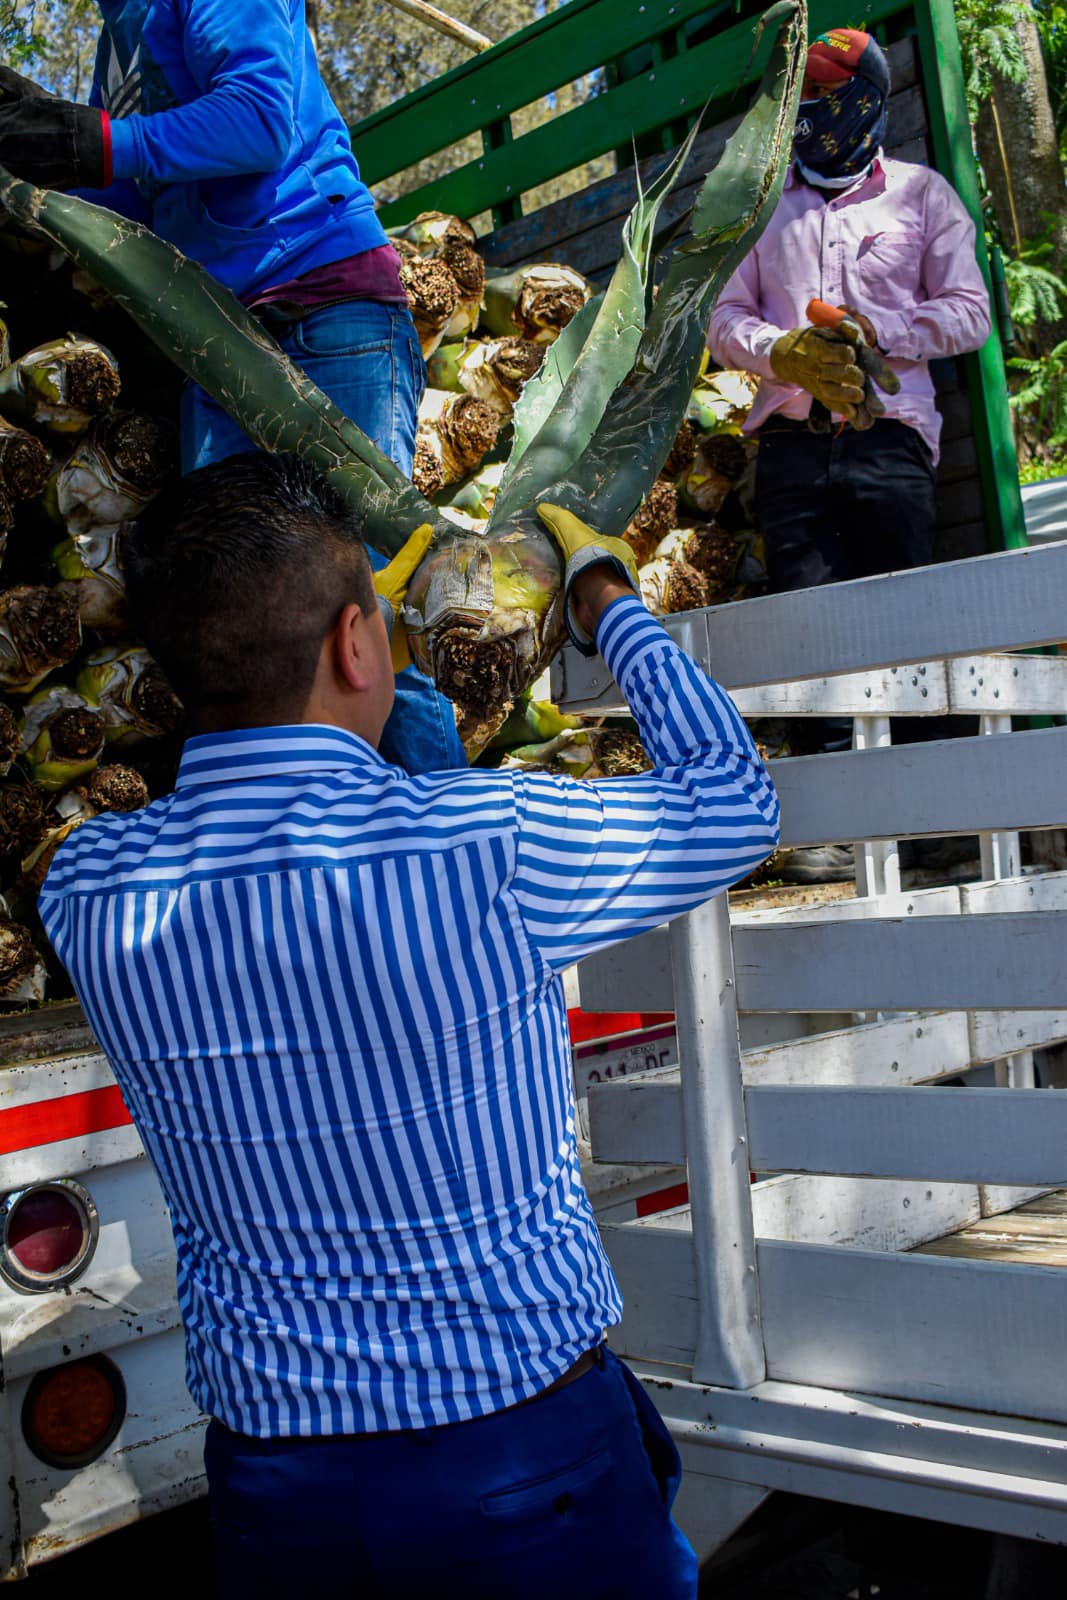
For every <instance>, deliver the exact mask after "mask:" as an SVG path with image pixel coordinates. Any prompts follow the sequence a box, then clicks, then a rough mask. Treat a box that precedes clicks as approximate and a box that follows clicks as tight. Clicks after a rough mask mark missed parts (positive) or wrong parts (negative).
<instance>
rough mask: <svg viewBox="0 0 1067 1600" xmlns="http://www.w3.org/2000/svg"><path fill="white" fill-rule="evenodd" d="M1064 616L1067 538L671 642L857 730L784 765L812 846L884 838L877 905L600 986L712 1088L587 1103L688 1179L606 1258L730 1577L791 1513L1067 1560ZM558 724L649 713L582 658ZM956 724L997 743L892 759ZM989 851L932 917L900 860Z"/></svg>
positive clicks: (609, 955)
mask: <svg viewBox="0 0 1067 1600" xmlns="http://www.w3.org/2000/svg"><path fill="white" fill-rule="evenodd" d="M1065 594H1067V542H1064V543H1060V544H1049V545H1045V546H1043V547H1042V548H1040V549H1031V550H1027V551H1017V552H1011V553H1007V554H1003V555H996V556H986V557H982V558H980V559H977V560H972V561H966V562H957V563H951V564H945V565H943V566H938V567H930V568H923V569H920V570H918V571H914V572H906V573H897V574H891V575H889V576H886V577H879V578H868V579H863V580H861V581H858V582H854V583H849V584H839V585H836V586H833V587H828V588H824V589H812V590H805V591H802V592H799V593H795V594H789V595H776V596H769V597H766V598H763V599H757V600H749V601H744V602H741V603H739V604H735V605H731V606H726V607H719V608H712V609H709V610H707V611H702V612H691V613H688V614H686V615H684V616H680V617H677V618H671V619H668V623H667V626H668V627H669V629H670V631H671V632H672V633H673V634H674V635H675V637H677V638H678V640H679V642H680V643H682V644H683V646H684V647H685V648H686V649H688V651H689V652H690V654H691V655H693V656H694V657H695V658H696V659H697V660H698V661H699V662H700V663H701V665H703V666H704V667H705V668H706V670H708V671H710V672H711V673H712V674H713V675H714V676H715V677H716V678H717V679H718V681H719V682H720V683H722V684H724V685H725V686H726V687H728V688H729V689H730V690H731V691H732V692H733V693H734V695H735V698H736V700H737V703H738V705H739V706H740V708H741V710H742V711H743V713H744V714H745V715H746V716H748V717H758V716H816V715H818V716H826V715H851V716H854V717H856V718H857V719H861V720H860V721H859V725H858V730H857V738H856V748H855V749H854V750H853V751H850V752H844V753H842V754H835V755H825V756H810V757H802V758H798V759H794V760H788V761H781V762H777V763H774V764H773V766H772V771H773V775H774V779H775V783H776V785H777V787H778V791H779V794H780V797H781V801H782V838H783V843H784V844H789V845H808V844H820V843H831V842H837V841H840V840H843V839H852V840H855V841H857V844H858V861H859V874H860V885H859V887H860V891H861V892H860V897H859V898H857V899H854V900H844V901H839V902H835V903H833V904H830V905H826V906H822V907H819V908H817V909H814V910H812V909H809V910H803V911H799V912H798V911H764V912H756V913H748V914H744V913H742V914H740V915H738V916H737V917H735V918H734V919H733V920H732V921H731V917H730V913H729V910H728V908H727V904H726V901H725V898H724V897H723V898H720V899H719V900H717V901H715V902H713V903H712V904H711V905H708V906H705V907H702V908H700V909H699V910H697V911H695V912H693V913H692V914H691V915H690V916H689V917H687V918H684V919H682V920H681V921H679V922H676V923H675V924H673V925H672V927H671V928H669V929H660V930H657V931H656V932H655V933H653V934H649V935H646V936H644V937H643V938H641V939H637V940H633V941H630V942H629V943H628V944H626V945H622V946H620V947H618V948H616V949H615V950H613V951H608V952H604V953H603V954H601V955H599V956H596V957H593V958H592V959H591V960H589V961H587V962H585V963H583V965H582V967H581V969H580V974H579V977H580V985H581V997H582V1004H583V1006H584V1007H585V1008H586V1009H587V1010H593V1011H596V1010H602V1011H611V1010H626V1011H632V1010H634V1009H640V1010H649V1011H654V1010H673V1011H674V1012H675V1013H676V1018H677V1032H678V1054H679V1061H680V1066H679V1067H677V1068H667V1069H665V1070H663V1071H660V1072H654V1073H647V1074H642V1075H638V1076H629V1077H626V1078H623V1079H620V1080H617V1081H615V1082H613V1083H610V1084H603V1085H598V1086H596V1087H594V1088H593V1089H592V1091H591V1093H590V1100H589V1111H590V1131H591V1140H592V1148H593V1155H594V1158H595V1159H596V1160H598V1161H604V1162H612V1163H619V1164H623V1165H624V1164H627V1163H636V1164H645V1165H647V1164H649V1163H663V1164H664V1165H665V1166H667V1167H679V1166H684V1167H685V1168H686V1169H687V1172H688V1181H689V1189H690V1204H689V1205H688V1206H684V1207H679V1208H678V1209H676V1210H674V1211H671V1212H666V1213H662V1214H660V1215H657V1216H653V1217H649V1218H646V1219H643V1220H640V1221H634V1222H624V1223H618V1224H608V1225H606V1226H605V1227H604V1230H603V1231H604V1236H605V1240H606V1243H607V1246H608V1249H609V1253H610V1254H611V1257H612V1260H613V1262H614V1264H615V1268H616V1271H617V1273H618V1275H619V1278H620V1282H621V1283H622V1287H623V1291H624V1294H625V1296H626V1302H627V1309H626V1314H625V1319H624V1322H623V1325H622V1327H621V1328H620V1329H619V1331H618V1335H617V1337H616V1339H615V1343H616V1346H617V1348H618V1349H619V1350H620V1352H621V1353H623V1354H625V1355H626V1356H627V1357H628V1358H629V1359H630V1360H631V1361H632V1362H633V1363H634V1365H635V1367H636V1368H637V1370H638V1372H639V1373H640V1375H641V1378H642V1380H643V1382H644V1383H645V1384H646V1385H647V1386H648V1388H649V1390H650V1392H651V1393H652V1395H653V1397H654V1398H655V1400H656V1401H657V1404H658V1405H659V1406H660V1409H661V1410H662V1412H663V1414H664V1416H665V1417H666V1418H667V1420H668V1423H669V1425H670V1426H671V1428H672V1431H673V1432H674V1434H675V1437H676V1438H677V1440H678V1443H679V1447H680V1449H681V1452H682V1457H683V1462H684V1464H685V1468H686V1475H685V1480H684V1482H683V1489H682V1494H681V1496H680V1501H679V1513H680V1517H681V1520H682V1521H683V1524H684V1525H685V1526H686V1527H687V1530H688V1531H689V1533H690V1535H691V1537H692V1538H693V1539H694V1542H695V1543H696V1544H697V1546H698V1548H699V1549H700V1550H701V1551H702V1552H703V1553H707V1552H709V1551H710V1550H712V1549H713V1548H714V1547H715V1546H716V1545H717V1544H718V1543H720V1542H721V1541H722V1540H723V1539H724V1538H726V1537H727V1536H728V1535H729V1533H730V1532H732V1531H733V1529H734V1528H735V1527H736V1526H738V1525H739V1523H740V1522H742V1521H743V1520H744V1519H745V1517H746V1516H748V1515H749V1514H750V1513H751V1511H752V1510H754V1509H755V1507H756V1506H757V1505H758V1504H759V1502H760V1500H761V1499H762V1498H763V1497H764V1496H765V1495H766V1494H767V1493H768V1492H769V1491H770V1490H771V1489H775V1488H784V1489H790V1490H796V1491H798V1492H801V1493H807V1494H813V1495H821V1496H824V1497H826V1498H830V1499H837V1500H842V1501H847V1502H850V1503H854V1504H861V1505H873V1506H880V1507H885V1508H888V1509H893V1510H900V1511H910V1512H913V1513H917V1514H919V1515H923V1516H927V1517H933V1518H937V1519H941V1520H945V1521H951V1522H959V1523H963V1524H967V1525H972V1526H978V1527H984V1528H989V1529H993V1530H997V1531H1010V1532H1013V1533H1016V1534H1021V1535H1023V1536H1026V1537H1041V1538H1045V1539H1052V1540H1055V1541H1058V1542H1062V1543H1067V1386H1065V1385H1064V1382H1063V1330H1064V1327H1065V1326H1067V1271H1064V1266H1067V1199H1065V1198H1063V1197H1061V1196H1059V1195H1057V1194H1056V1193H1054V1191H1057V1190H1060V1189H1065V1188H1067V1095H1062V1094H1060V1093H1059V1092H1058V1091H1056V1090H1037V1089H1035V1088H1034V1087H1033V1084H1034V1072H1033V1055H1032V1052H1033V1050H1034V1049H1037V1048H1040V1047H1043V1046H1047V1045H1051V1044H1054V1043H1058V1042H1061V1041H1063V1040H1065V1039H1067V872H1064V871H1047V872H1039V873H1036V874H1030V875H1023V874H1022V873H1021V871H1020V856H1019V834H1020V833H1022V832H1034V831H1035V830H1037V831H1039V836H1040V835H1041V834H1042V833H1047V834H1048V836H1049V837H1053V835H1052V834H1051V833H1050V832H1049V830H1057V829H1062V828H1063V827H1064V825H1065V823H1067V727H1059V726H1053V727H1050V728H1046V729H1039V730H1032V731H1016V732H1012V731H1010V730H1011V718H1012V717H1013V716H1015V717H1025V716H1030V715H1050V714H1051V715H1059V716H1062V715H1063V714H1064V713H1065V712H1067V658H1063V657H1056V656H1042V657H1035V656H1026V655H1013V654H1006V653H1005V652H1018V651H1023V650H1026V649H1028V648H1031V647H1034V646H1040V645H1048V644H1054V643H1056V642H1057V641H1058V640H1060V639H1061V638H1062V637H1063V636H1064V635H1065V634H1067V608H1065V606H1064V603H1063V596H1064V595H1065ZM553 697H554V698H555V699H556V701H557V703H558V704H560V706H561V707H562V708H564V709H566V710H568V711H576V710H586V711H590V710H611V709H614V708H616V707H618V706H620V703H621V702H620V696H619V693H618V690H617V688H616V686H615V685H614V683H613V681H612V679H611V677H610V675H609V674H608V672H607V670H606V668H605V667H604V664H603V663H602V662H601V661H600V660H599V659H597V660H593V661H585V660H583V659H582V658H581V657H579V656H577V655H576V654H574V653H573V652H566V653H565V654H564V656H563V657H562V658H561V660H560V662H559V663H558V666H557V668H556V670H555V674H554V682H553ZM954 713H955V714H965V713H966V714H970V715H978V716H979V717H980V718H981V723H980V727H981V730H982V731H981V732H980V733H979V734H978V735H977V736H976V737H972V738H960V739H946V740H939V741H935V742H931V743H927V744H921V745H906V746H894V745H893V744H892V742H891V737H890V736H891V721H890V719H891V718H892V717H893V716H899V715H908V716H913V715H930V714H938V715H951V714H954ZM972 833H976V834H978V835H979V836H980V837H981V840H982V860H983V869H984V870H983V881H982V882H980V883H972V884H962V885H946V886H944V887H936V888H932V889H923V890H918V891H915V892H913V893H906V892H903V891H902V890H901V888H900V880H899V873H898V869H897V867H896V860H897V852H896V845H895V841H897V840H900V839H908V838H936V837H939V836H941V837H944V836H952V835H960V834H972ZM864 891H866V892H864ZM724 995H725V996H726V997H727V1000H728V1002H729V1003H728V1004H726V1005H724V1004H722V1003H720V1001H721V997H722V996H724ZM735 1007H736V1011H735ZM737 1014H740V1017H741V1021H742V1031H741V1033H740V1034H739V1030H738V1027H737V1023H736V1015H737ZM857 1015H862V1016H865V1017H867V1018H873V1019H874V1020H867V1021H864V1022H862V1023H860V1024H855V1022H854V1018H855V1017H856V1016H857ZM759 1016H762V1017H763V1018H764V1019H765V1020H766V1019H767V1018H768V1017H769V1018H770V1019H772V1020H773V1019H774V1018H775V1017H777V1018H778V1020H779V1031H778V1036H777V1037H776V1038H775V1037H774V1036H773V1035H771V1036H770V1042H768V1038H767V1036H764V1037H763V1038H755V1042H753V1041H754V1037H755V1036H754V1032H753V1028H752V1023H753V1022H754V1021H755V1019H756V1018H757V1017H759ZM842 1024H844V1025H842ZM850 1024H852V1025H850ZM820 1026H821V1027H822V1028H823V1029H824V1030H826V1031H822V1032H819V1031H815V1032H813V1031H812V1028H813V1027H814V1028H816V1029H818V1028H819V1027H820ZM746 1032H748V1033H749V1035H750V1037H749V1038H748V1039H747V1040H746V1041H745V1042H746V1044H747V1048H743V1047H742V1040H743V1039H744V1038H745V1033H746ZM991 1062H993V1063H1000V1066H999V1069H998V1072H997V1077H996V1083H997V1085H1000V1087H994V1086H993V1085H992V1084H990V1086H989V1087H958V1086H949V1085H948V1084H947V1083H946V1082H945V1081H944V1080H948V1079H956V1080H958V1079H959V1077H960V1076H961V1075H963V1074H966V1073H968V1072H970V1071H972V1069H974V1068H975V1067H978V1066H980V1065H983V1064H988V1063H991ZM739 1151H743V1152H745V1153H746V1155H745V1157H744V1158H743V1159H742V1160H739V1159H738V1152H739ZM748 1168H751V1169H752V1171H753V1172H754V1173H757V1174H759V1175H760V1178H761V1181H759V1182H756V1183H754V1184H751V1185H750V1184H749V1183H748V1181H747V1172H748Z"/></svg>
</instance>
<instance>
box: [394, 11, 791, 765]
mask: <svg viewBox="0 0 1067 1600" xmlns="http://www.w3.org/2000/svg"><path fill="white" fill-rule="evenodd" d="M767 20H769V21H771V22H774V23H776V24H777V27H778V33H777V38H776V40H775V43H774V45H773V48H772V52H771V59H770V61H769V63H768V65H767V68H766V69H765V71H764V74H763V78H762V80H761V84H760V88H759V92H758V94H757V97H756V101H755V104H754V105H753V107H752V108H751V109H750V111H749V112H748V114H747V116H746V117H745V120H744V122H743V123H742V124H741V127H740V128H739V129H738V131H737V132H736V133H735V134H734V136H733V138H732V140H731V141H730V143H729V144H728V145H727V147H726V150H725V152H724V154H723V156H722V158H721V160H720V162H719V163H718V165H717V166H716V167H715V168H714V169H713V170H712V172H711V173H710V175H709V177H708V179H707V180H706V182H705V184H704V187H703V189H702V191H701V195H700V200H699V203H698V204H699V213H698V215H699V221H700V223H701V231H700V232H699V233H697V234H695V235H694V238H693V240H692V241H691V242H690V243H689V244H688V245H686V246H684V247H683V251H684V253H680V256H679V258H678V259H676V260H675V261H674V263H673V264H672V266H671V268H670V269H669V271H668V275H667V279H666V282H665V284H664V287H663V288H662V289H661V290H660V293H659V296H658V298H657V300H656V304H655V307H654V309H653V311H652V314H651V316H650V317H649V319H648V325H647V327H646V330H645V333H644V334H643V335H642V337H641V340H640V343H639V346H638V356H637V360H636V362H635V365H634V369H633V372H632V374H631V376H630V378H629V380H628V381H627V382H626V383H625V384H624V385H622V386H621V387H620V388H618V389H617V390H616V391H615V393H614V394H613V395H612V397H611V399H610V400H609V402H608V406H607V410H606V412H605V415H604V418H603V420H602V421H601V423H600V425H599V427H598V429H597V431H596V433H595V434H594V436H593V438H592V440H591V442H590V444H589V445H588V446H587V448H586V450H585V451H584V452H583V453H582V455H581V456H579V458H578V460H577V461H576V462H575V463H574V464H573V466H572V467H571V468H570V469H569V470H568V472H567V474H566V475H565V476H564V477H563V478H562V479H559V480H557V481H556V482H552V481H551V480H548V481H543V482H540V483H538V482H536V481H534V482H532V483H531V485H530V502H529V503H528V504H526V505H524V506H522V507H521V508H519V509H518V510H512V511H511V512H510V513H508V512H507V511H505V510H504V509H502V507H501V498H500V496H499V495H498V497H497V501H496V503H495V505H494V507H493V512H492V515H491V516H490V519H489V527H488V530H487V532H486V534H485V535H484V537H482V538H479V536H477V535H466V536H464V535H462V534H460V533H459V532H458V530H457V532H456V536H455V539H454V541H453V542H452V543H451V545H450V546H448V547H446V546H445V545H444V544H443V543H442V544H441V545H435V546H434V548H433V549H432V550H431V551H430V552H429V554H428V555H427V557H426V559H425V560H424V561H423V563H422V566H421V567H420V568H419V571H418V572H417V573H416V576H415V581H414V582H413V583H412V586H411V588H410V590H409V592H408V602H407V610H406V613H405V620H406V621H407V623H408V626H409V629H410V636H411V646H412V653H413V655H414V656H415V659H416V661H417V662H418V664H419V665H420V666H421V667H422V668H423V670H424V671H428V672H429V673H430V674H431V676H432V677H433V678H434V679H435V680H436V682H437V684H438V687H439V688H441V689H442V690H443V692H444V693H445V694H447V695H449V696H450V697H451V698H452V699H454V700H456V701H458V702H459V704H460V705H461V707H462V708H463V713H464V714H463V716H462V718H461V723H460V731H461V734H462V735H463V738H464V742H465V743H466V745H467V748H468V750H476V749H480V748H482V746H483V745H484V744H485V742H486V741H487V740H488V739H489V738H491V737H492V735H493V733H494V732H495V731H496V728H497V727H498V726H499V723H500V720H501V714H502V713H506V712H507V711H508V710H509V709H510V706H511V704H512V703H513V701H514V699H515V697H516V696H517V695H519V694H521V693H522V691H523V690H524V689H525V688H526V686H527V685H528V684H529V683H531V682H532V681H533V679H534V678H535V677H537V675H538V674H539V673H540V672H542V671H543V670H544V668H545V667H546V666H547V665H548V663H549V661H551V659H552V657H553V655H554V654H555V653H556V650H557V649H558V648H559V645H560V643H561V642H562V638H563V610H562V604H561V602H560V595H559V560H558V556H557V553H556V547H555V545H554V543H553V542H552V540H551V539H550V538H549V536H548V534H547V533H546V531H545V529H544V528H543V526H542V525H541V523H540V520H539V519H538V517H537V513H536V502H537V501H540V500H548V501H555V502H558V503H560V504H562V505H565V506H569V507H570V508H571V509H572V510H574V511H575V512H577V514H578V515H579V516H583V517H584V518H585V519H586V521H588V522H589V523H591V524H592V525H593V526H594V527H597V528H599V529H600V530H601V531H603V532H604V533H609V534H616V535H617V534H620V533H621V532H622V531H623V529H624V528H625V527H626V525H627V524H628V522H629V520H630V517H631V515H632V513H633V511H634V510H635V509H636V507H637V505H638V504H639V503H640V500H641V498H642V496H643V495H644V494H645V493H646V491H647V490H648V488H649V487H650V485H651V484H652V483H653V482H654V481H655V479H656V477H657V475H658V473H659V470H660V468H661V467H662V465H663V462H664V461H665V460H666V457H667V455H668V454H669V452H670V449H671V446H672V444H673V443H674V440H675V438H676V437H677V434H678V429H679V427H680V426H681V423H682V420H683V418H684V416H685V410H686V406H687V404H688V400H689V395H690V392H691V390H692V387H693V381H694V378H695V376H696V374H697V372H698V371H699V369H700V364H701V360H702V357H703V352H704V339H705V332H706V327H707V322H708V318H709V316H710V312H711V307H712V305H713V303H714V300H715V297H716V296H717V294H718V293H719V291H720V289H721V287H722V284H723V283H724V282H725V280H726V278H727V277H728V275H729V274H730V273H731V272H732V271H733V269H734V267H735V265H736V264H737V262H738V261H739V260H740V259H741V257H742V256H743V255H744V254H745V253H746V251H747V250H748V249H749V248H750V247H751V244H752V243H753V242H754V240H755V238H756V237H758V234H759V232H760V231H761V230H762V228H763V227H764V226H765V225H766V222H767V220H768V219H769V216H770V214H771V211H772V210H773V208H774V205H775V204H776V202H777V199H778V196H779V194H780V192H781V188H782V185H783V183H784V181H785V171H786V164H787V161H788V155H789V149H790V145H791V142H792V128H793V122H794V119H795V115H796V104H797V100H798V98H799V93H800V82H801V59H802V55H803V50H804V44H805V38H806V35H805V28H806V7H805V4H804V0H782V3H781V4H779V5H777V6H775V7H774V8H773V9H772V10H771V11H770V12H768V13H767ZM587 337H588V336H587ZM553 574H554V575H555V576H554V581H553V577H552V575H553Z"/></svg>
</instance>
